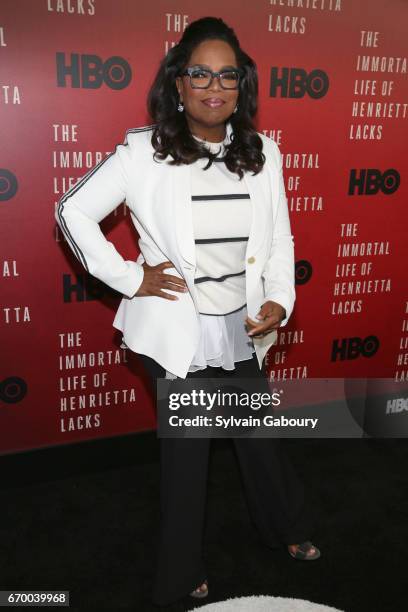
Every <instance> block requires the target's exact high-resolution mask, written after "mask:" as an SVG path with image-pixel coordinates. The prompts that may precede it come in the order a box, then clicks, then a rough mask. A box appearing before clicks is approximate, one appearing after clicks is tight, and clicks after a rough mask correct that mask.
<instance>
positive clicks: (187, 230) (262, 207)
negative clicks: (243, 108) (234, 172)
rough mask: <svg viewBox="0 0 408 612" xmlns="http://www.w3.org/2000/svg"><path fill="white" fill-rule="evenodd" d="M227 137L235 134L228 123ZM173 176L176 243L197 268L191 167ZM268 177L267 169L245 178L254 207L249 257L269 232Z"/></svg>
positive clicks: (179, 169) (175, 169)
mask: <svg viewBox="0 0 408 612" xmlns="http://www.w3.org/2000/svg"><path fill="white" fill-rule="evenodd" d="M226 129H227V135H228V137H229V138H231V134H232V133H233V130H232V126H231V123H230V122H228V123H227V126H226ZM171 176H172V177H173V195H174V199H173V204H174V209H173V211H174V223H175V229H176V236H177V243H178V246H179V250H180V253H181V256H182V258H183V259H184V260H185V261H186V262H187V263H189V264H191V265H192V266H194V267H195V266H196V255H195V253H196V248H195V242H194V229H193V217H192V208H191V165H187V164H181V165H180V166H173V168H172V171H171ZM267 177H268V174H267V172H266V170H265V168H264V169H263V170H262V171H261V172H260V173H258V174H257V175H255V176H253V175H252V173H251V172H246V173H245V174H244V177H243V179H242V180H243V181H244V184H245V185H246V187H247V190H248V193H249V196H250V198H251V204H252V221H251V228H250V231H249V238H248V242H247V248H246V257H249V256H253V255H254V254H255V253H256V252H257V251H258V249H259V248H260V247H261V246H262V243H263V239H264V237H265V233H266V227H267V223H268V222H269V223H270V222H271V221H272V219H271V218H270V219H268V215H267V210H269V206H268V205H267V204H268V198H270V197H271V194H270V188H269V184H268V178H267Z"/></svg>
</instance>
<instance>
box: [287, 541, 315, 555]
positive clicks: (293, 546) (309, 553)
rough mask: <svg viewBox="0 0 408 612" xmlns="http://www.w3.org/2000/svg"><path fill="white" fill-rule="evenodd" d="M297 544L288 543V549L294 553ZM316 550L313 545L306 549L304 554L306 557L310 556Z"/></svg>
mask: <svg viewBox="0 0 408 612" xmlns="http://www.w3.org/2000/svg"><path fill="white" fill-rule="evenodd" d="M298 546H299V544H288V550H289V551H290V552H293V554H296V551H297V549H298ZM315 552H316V549H315V547H314V546H312V547H311V549H310V550H308V551H307V553H306V556H307V557H312V556H313V555H314V554H315Z"/></svg>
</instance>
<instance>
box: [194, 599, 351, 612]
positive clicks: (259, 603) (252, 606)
mask: <svg viewBox="0 0 408 612" xmlns="http://www.w3.org/2000/svg"><path fill="white" fill-rule="evenodd" d="M198 601H202V600H198ZM195 609H196V610H197V609H199V610H200V612H201V611H202V612H344V610H339V609H338V608H330V607H329V606H324V605H322V604H317V603H313V602H312V601H306V600H305V599H291V598H290V597H269V596H265V595H259V596H258V595H253V596H252V597H234V598H233V599H227V600H225V601H218V602H216V603H211V604H207V605H204V606H203V605H201V606H199V608H195ZM191 610H194V608H190V612H191Z"/></svg>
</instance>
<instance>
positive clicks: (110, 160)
mask: <svg viewBox="0 0 408 612" xmlns="http://www.w3.org/2000/svg"><path fill="white" fill-rule="evenodd" d="M257 95H258V80H257V72H256V66H255V64H254V62H253V61H252V60H251V58H250V57H249V56H248V55H247V54H246V53H245V52H244V51H243V50H242V49H241V48H240V45H239V42H238V40H237V37H236V35H235V33H234V31H233V30H232V29H231V28H230V27H228V26H227V25H226V24H225V23H224V21H223V20H221V19H218V18H214V17H205V18H202V19H199V20H197V21H195V22H193V23H191V24H190V25H189V26H188V27H187V28H186V30H185V31H184V34H183V36H182V38H181V40H180V42H179V43H178V44H177V45H175V46H174V47H173V48H172V49H170V51H169V52H168V53H167V55H166V56H165V58H164V59H163V60H162V62H161V64H160V67H159V70H158V72H157V75H156V77H155V80H154V82H153V85H152V87H151V90H150V92H149V97H148V110H149V113H150V116H151V117H152V118H153V119H154V122H155V123H154V124H153V125H151V126H145V127H143V128H137V129H133V130H128V132H127V134H126V140H125V142H124V144H123V145H118V146H117V147H116V150H115V152H114V153H112V154H111V155H110V156H108V157H107V158H105V159H104V160H103V161H102V162H101V163H100V164H99V165H98V166H96V167H95V168H94V169H93V170H91V171H90V172H89V173H88V174H87V175H85V176H84V177H83V178H82V179H81V181H79V182H78V184H77V185H75V187H73V188H72V189H71V190H70V191H68V192H67V193H66V194H64V196H63V197H62V198H61V200H60V202H59V205H58V210H57V213H56V219H57V222H58V223H59V225H60V227H61V229H62V231H63V232H64V234H65V236H66V239H67V241H68V244H69V245H70V246H71V248H72V250H73V252H74V253H75V255H76V256H77V257H78V259H79V260H80V261H81V262H82V264H83V265H84V266H85V268H86V269H87V270H88V272H90V273H91V274H93V275H94V276H96V277H97V278H99V279H101V280H103V281H104V282H105V283H107V284H108V285H109V286H111V287H113V288H114V289H116V290H118V291H120V292H121V293H122V294H123V295H124V297H123V299H122V301H121V304H120V306H119V309H118V312H117V314H116V317H115V320H114V322H113V325H114V326H115V327H117V328H118V329H120V330H121V331H122V332H123V343H124V346H127V347H128V348H130V349H131V350H133V351H134V352H136V353H138V354H139V355H140V359H141V360H142V362H143V364H144V366H145V368H146V369H147V371H148V372H149V374H150V376H151V380H152V382H153V383H154V381H155V379H156V378H157V377H166V378H177V377H178V378H181V379H184V378H191V377H193V378H200V377H213V376H225V375H228V376H230V377H232V378H234V377H237V378H238V377H248V378H258V379H261V381H260V382H261V384H265V385H266V384H267V382H266V372H265V366H264V363H263V358H264V356H265V354H266V352H267V351H268V349H269V348H270V346H272V344H273V343H274V341H275V338H276V330H277V328H278V327H280V326H282V325H285V324H286V323H287V321H288V319H289V317H290V315H291V312H292V310H293V305H294V300H295V291H294V252H293V237H292V235H291V231H290V223H289V216H288V209H287V201H286V196H285V188H284V183H283V177H282V162H281V157H280V153H279V149H278V147H277V145H276V144H275V143H274V141H272V140H270V139H269V138H267V137H265V136H264V135H262V134H260V133H258V132H256V130H255V129H254V127H253V123H252V119H253V117H254V116H255V114H256V110H257ZM124 199H126V202H127V204H128V206H129V209H130V211H131V216H132V221H133V223H134V225H135V228H136V230H137V231H138V234H139V236H140V239H139V248H140V255H139V258H138V260H137V261H136V262H133V261H124V260H123V258H122V257H121V255H120V254H119V253H118V252H117V251H116V249H115V248H114V246H113V245H112V243H110V242H108V241H107V240H106V239H105V238H104V236H103V234H102V232H101V231H100V228H99V225H98V224H99V222H100V221H101V220H102V219H103V218H104V217H105V216H106V215H107V214H109V212H111V211H112V210H114V208H115V207H116V206H117V205H118V204H120V203H121V202H122V201H123V200H124ZM168 268H171V269H172V272H171V273H170V272H168V271H167V269H168ZM233 441H234V446H235V450H236V452H237V457H238V461H239V466H240V469H241V472H242V476H243V481H244V486H245V493H246V496H247V500H248V505H249V510H250V513H251V516H252V518H253V520H254V523H255V525H256V527H257V529H258V530H259V532H260V534H261V537H262V538H263V540H264V542H265V543H266V544H267V545H269V546H272V547H274V546H278V545H282V544H284V545H286V546H287V547H288V551H289V553H290V554H291V555H292V556H293V557H294V558H297V559H301V560H312V559H317V558H319V556H320V552H319V550H318V549H317V548H316V547H314V546H313V545H312V543H311V542H310V541H309V540H308V539H307V538H309V537H310V534H311V531H312V520H311V517H310V516H306V502H305V495H304V487H303V485H302V483H301V482H300V481H299V480H298V478H297V475H296V473H295V471H294V469H293V468H292V466H291V464H290V462H289V460H288V458H287V457H286V455H285V453H284V452H283V450H282V449H281V446H280V443H279V440H278V439H276V438H248V437H247V438H243V437H239V438H233ZM209 445H210V439H209V438H192V439H188V438H161V440H160V453H161V492H160V493H161V524H160V539H159V551H158V565H157V573H156V580H155V586H154V592H153V601H154V603H156V604H158V605H167V604H170V603H172V602H174V601H176V600H178V599H180V598H182V597H183V596H184V595H186V594H188V593H190V594H191V595H192V596H193V597H205V596H206V595H207V594H208V582H207V574H206V569H205V567H204V564H203V560H202V535H203V524H204V506H205V499H206V480H207V467H208V454H209Z"/></svg>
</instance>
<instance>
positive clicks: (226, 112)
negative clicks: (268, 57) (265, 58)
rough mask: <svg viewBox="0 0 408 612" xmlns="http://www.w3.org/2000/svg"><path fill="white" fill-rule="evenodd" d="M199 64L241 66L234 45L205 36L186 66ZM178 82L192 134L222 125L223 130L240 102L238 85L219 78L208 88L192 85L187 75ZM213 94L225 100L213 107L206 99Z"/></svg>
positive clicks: (222, 67)
mask: <svg viewBox="0 0 408 612" xmlns="http://www.w3.org/2000/svg"><path fill="white" fill-rule="evenodd" d="M197 65H200V66H202V67H203V68H204V67H206V68H209V69H210V70H213V71H214V72H215V71H219V70H222V69H225V68H232V67H233V68H238V64H237V62H236V58H235V53H234V51H233V49H232V47H230V45H229V44H228V43H226V42H225V41H223V40H206V41H204V42H202V43H200V44H199V45H198V46H197V47H196V48H195V49H194V51H193V53H192V54H191V57H190V61H189V62H188V63H187V66H186V68H189V67H190V66H197ZM176 85H177V89H178V93H179V96H180V101H181V102H182V103H183V104H184V112H185V114H186V118H187V122H188V124H189V127H190V130H191V131H192V132H193V134H195V135H197V136H200V135H203V136H205V135H206V133H207V134H211V130H212V133H213V134H215V133H216V132H218V130H220V128H222V130H224V124H225V122H226V121H227V119H228V118H229V117H230V116H231V115H232V113H233V112H234V109H235V106H236V105H237V101H238V95H239V90H238V89H223V88H222V87H221V84H220V82H219V79H218V78H214V79H213V80H212V83H211V85H210V86H209V87H208V88H207V89H193V88H192V87H191V85H190V77H189V76H188V75H185V76H183V77H177V78H176ZM210 98H218V99H219V100H222V102H223V104H221V105H220V106H214V107H211V106H209V105H208V103H207V104H206V103H205V101H206V100H207V101H208V100H209V99H210ZM217 128H218V130H217ZM206 130H207V132H206Z"/></svg>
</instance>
